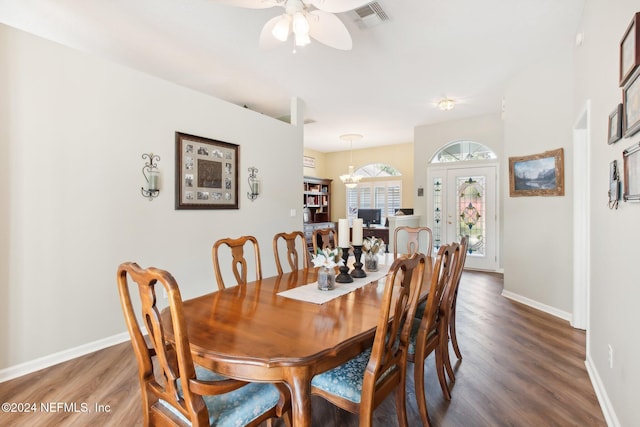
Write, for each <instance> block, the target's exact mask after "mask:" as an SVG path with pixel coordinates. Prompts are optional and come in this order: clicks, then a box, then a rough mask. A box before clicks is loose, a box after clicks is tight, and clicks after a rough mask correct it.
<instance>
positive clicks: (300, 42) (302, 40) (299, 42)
mask: <svg viewBox="0 0 640 427" xmlns="http://www.w3.org/2000/svg"><path fill="white" fill-rule="evenodd" d="M295 36H296V46H306V45H308V44H309V43H311V38H309V34H297V33H296V34H295Z"/></svg>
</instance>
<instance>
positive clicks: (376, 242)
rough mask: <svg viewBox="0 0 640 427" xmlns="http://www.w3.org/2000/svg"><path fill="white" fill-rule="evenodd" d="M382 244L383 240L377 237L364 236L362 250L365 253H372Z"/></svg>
mask: <svg viewBox="0 0 640 427" xmlns="http://www.w3.org/2000/svg"><path fill="white" fill-rule="evenodd" d="M383 245H384V241H383V240H382V239H379V238H377V237H373V236H369V237H365V238H364V240H363V241H362V250H363V251H364V252H365V253H372V254H373V255H375V254H377V253H378V251H379V250H380V248H382V247H383Z"/></svg>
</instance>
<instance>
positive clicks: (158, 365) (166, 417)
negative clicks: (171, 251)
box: [118, 262, 243, 426]
mask: <svg viewBox="0 0 640 427" xmlns="http://www.w3.org/2000/svg"><path fill="white" fill-rule="evenodd" d="M128 278H130V279H131V281H132V282H133V283H135V284H136V285H137V288H138V292H139V297H140V305H141V311H142V313H141V316H140V318H141V319H142V322H143V324H144V327H145V328H146V331H147V333H148V334H149V335H148V336H149V339H148V343H149V344H147V341H145V337H144V335H143V334H142V329H141V327H140V325H139V324H138V320H137V318H136V315H135V312H134V308H133V301H132V298H131V292H130V288H131V287H132V286H133V285H132V284H130V283H129V281H128ZM158 283H160V285H161V286H162V287H163V288H164V290H165V291H166V294H167V298H168V304H169V309H170V310H171V320H172V325H171V327H172V329H173V333H174V336H175V345H170V344H168V342H167V341H166V340H165V325H163V324H162V322H161V320H160V312H159V309H158V308H157V306H156V301H157V300H159V296H158V295H157V291H156V284H158ZM118 291H119V294H120V303H121V305H122V310H123V312H124V318H125V321H126V323H127V329H128V330H129V335H130V336H131V344H132V345H133V350H134V352H135V355H136V359H137V361H138V378H139V380H140V387H141V391H142V406H143V411H144V425H145V426H149V425H167V424H169V425H173V424H175V425H182V424H183V422H182V421H181V420H180V419H179V418H178V417H177V416H176V415H175V414H174V413H173V412H172V411H170V410H169V409H168V408H167V407H166V405H165V404H162V403H160V402H159V401H160V400H162V401H164V402H166V404H169V405H171V406H172V407H173V408H174V409H175V410H177V411H178V412H179V413H181V414H182V415H183V416H184V417H185V418H187V419H188V420H189V421H191V423H192V424H193V425H194V426H196V425H198V426H204V425H209V415H208V410H207V407H206V405H205V403H204V400H203V399H202V397H201V396H200V395H198V394H195V393H193V392H191V384H190V383H191V382H197V380H196V373H195V368H194V364H193V360H192V358H191V349H190V347H189V339H188V337H187V329H186V325H185V322H184V315H183V310H182V299H181V297H180V290H179V289H178V285H177V283H176V281H175V279H174V278H173V276H172V275H171V274H169V273H168V272H166V271H164V270H159V269H157V268H153V267H151V268H148V269H142V268H140V267H139V266H138V264H135V263H132V262H127V263H124V264H121V265H120V267H119V268H118ZM178 383H180V386H181V388H182V395H183V398H182V399H180V398H179V397H178ZM241 385H243V383H239V386H241Z"/></svg>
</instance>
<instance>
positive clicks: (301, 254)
mask: <svg viewBox="0 0 640 427" xmlns="http://www.w3.org/2000/svg"><path fill="white" fill-rule="evenodd" d="M280 242H283V243H284V245H285V246H286V249H287V254H286V257H285V258H286V260H287V263H288V264H289V269H290V270H291V271H297V270H299V269H300V268H302V269H307V268H309V263H310V261H309V258H310V257H309V251H308V250H307V242H306V240H305V238H304V233H303V232H302V231H292V232H291V233H278V234H276V235H275V236H273V256H274V257H275V259H276V270H278V276H281V275H282V274H283V273H284V269H283V268H282V262H281V261H280V252H279V247H280V246H281V244H280ZM283 249H284V248H283Z"/></svg>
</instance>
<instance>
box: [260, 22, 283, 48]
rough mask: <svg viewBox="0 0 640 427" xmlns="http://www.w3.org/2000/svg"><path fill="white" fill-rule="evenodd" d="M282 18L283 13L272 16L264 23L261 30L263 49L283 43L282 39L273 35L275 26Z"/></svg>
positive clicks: (261, 45)
mask: <svg viewBox="0 0 640 427" xmlns="http://www.w3.org/2000/svg"><path fill="white" fill-rule="evenodd" d="M280 19H282V16H281V15H278V16H276V17H275V18H271V19H269V20H268V21H267V23H266V24H264V27H262V31H261V32H260V47H261V48H263V49H272V48H274V47H276V46H278V45H279V44H280V43H282V42H281V41H280V40H278V39H276V38H275V37H274V36H273V27H275V26H276V24H277V23H278V21H279V20H280Z"/></svg>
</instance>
